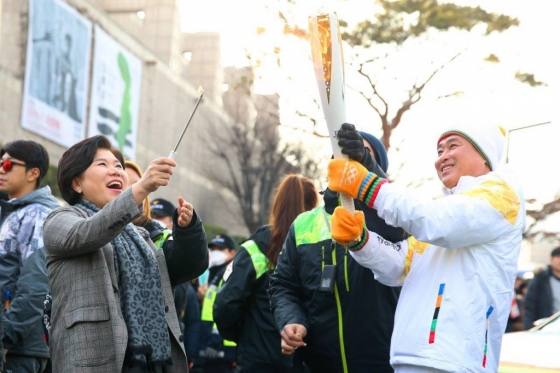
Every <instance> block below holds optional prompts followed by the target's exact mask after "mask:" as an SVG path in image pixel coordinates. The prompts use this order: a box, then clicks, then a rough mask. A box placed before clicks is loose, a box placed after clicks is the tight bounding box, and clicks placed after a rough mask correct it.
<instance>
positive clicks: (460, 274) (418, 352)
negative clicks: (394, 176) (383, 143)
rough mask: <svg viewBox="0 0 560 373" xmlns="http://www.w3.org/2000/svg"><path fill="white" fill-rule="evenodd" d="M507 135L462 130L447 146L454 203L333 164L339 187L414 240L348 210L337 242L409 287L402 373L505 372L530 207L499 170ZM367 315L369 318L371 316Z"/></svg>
mask: <svg viewBox="0 0 560 373" xmlns="http://www.w3.org/2000/svg"><path fill="white" fill-rule="evenodd" d="M504 140H505V131H504V130H503V129H502V128H499V127H497V126H486V127H481V126H476V125H471V126H455V127H451V128H449V129H448V130H447V131H445V132H444V133H443V134H442V135H441V137H440V138H439V140H438V142H437V154H438V157H437V159H436V162H435V167H436V170H437V173H438V176H439V178H440V180H441V181H442V183H443V184H444V186H445V188H444V192H445V194H446V196H445V197H444V198H440V199H436V200H432V199H427V198H424V199H422V198H419V197H417V196H415V195H414V194H413V193H411V192H409V191H407V190H399V189H397V188H396V187H395V186H394V185H391V184H389V183H387V180H384V179H382V178H380V177H378V176H377V175H375V174H372V173H368V171H367V170H365V169H364V168H363V167H362V166H361V165H360V164H358V163H357V162H354V161H343V160H332V161H331V162H330V164H329V188H331V189H332V190H334V191H337V192H342V193H346V194H349V195H351V196H352V197H354V198H360V199H361V200H362V201H364V202H366V204H367V205H368V206H369V207H371V208H374V209H376V210H377V213H378V215H379V216H380V217H382V218H383V219H385V221H386V222H387V223H388V224H390V225H394V226H398V227H402V228H404V230H405V231H407V232H408V233H410V234H411V235H412V237H410V238H409V239H408V240H405V241H401V242H399V243H396V244H393V243H390V242H387V241H385V240H384V239H383V238H381V237H379V236H378V235H377V234H376V233H375V232H368V231H367V230H366V229H365V228H364V225H363V214H362V213H361V212H356V213H355V214H351V213H350V212H348V211H347V210H345V209H344V208H343V207H338V208H337V209H336V210H335V211H334V214H333V217H332V237H333V239H335V240H336V241H338V242H339V243H341V244H345V245H348V248H349V249H350V250H351V255H352V256H353V257H354V258H355V259H356V260H357V261H358V262H359V263H360V264H361V265H363V266H365V267H367V268H370V269H371V270H372V271H373V273H374V275H375V277H376V279H377V280H379V281H380V282H382V283H384V284H386V285H392V286H401V285H402V286H403V288H402V292H401V296H400V299H399V303H398V306H397V312H396V315H395V328H394V331H393V336H392V341H391V365H393V367H394V368H395V372H397V373H403V372H406V373H412V372H414V373H416V372H496V371H497V370H498V362H499V355H500V346H501V340H502V336H503V333H504V331H505V328H506V323H507V319H508V314H509V311H510V306H511V300H512V297H513V296H514V292H513V284H514V280H515V276H516V273H517V259H518V256H519V248H520V244H521V237H522V232H523V229H524V227H525V206H524V202H523V195H522V192H521V189H520V187H519V186H518V185H517V183H516V182H515V180H514V178H513V177H512V176H511V175H508V173H507V172H506V171H505V170H502V169H500V167H499V166H498V164H499V161H500V159H501V157H502V152H503V145H504ZM364 317H367V315H364Z"/></svg>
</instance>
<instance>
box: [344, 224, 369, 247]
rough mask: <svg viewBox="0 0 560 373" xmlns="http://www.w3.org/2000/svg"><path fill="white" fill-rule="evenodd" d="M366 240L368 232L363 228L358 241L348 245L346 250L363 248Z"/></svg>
mask: <svg viewBox="0 0 560 373" xmlns="http://www.w3.org/2000/svg"><path fill="white" fill-rule="evenodd" d="M368 240H369V232H368V230H367V229H365V228H364V230H363V232H362V236H361V237H360V241H358V242H356V243H355V244H354V245H351V246H348V250H350V251H354V252H356V251H360V250H362V249H363V248H364V246H365V245H366V243H367V242H368Z"/></svg>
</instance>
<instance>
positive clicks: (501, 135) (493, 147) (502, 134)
mask: <svg viewBox="0 0 560 373" xmlns="http://www.w3.org/2000/svg"><path fill="white" fill-rule="evenodd" d="M451 135H459V136H461V137H463V138H465V139H466V140H467V141H468V142H470V143H471V144H472V145H473V146H474V148H475V149H476V150H477V151H478V152H479V153H480V155H482V158H484V160H485V161H486V163H487V164H488V166H489V167H490V170H492V171H495V170H496V168H497V167H498V164H499V163H500V160H501V159H502V155H503V153H504V144H505V139H506V130H505V129H504V128H503V127H501V126H496V125H484V126H482V125H478V124H457V125H453V126H449V127H447V129H446V130H445V131H444V132H443V133H442V135H441V136H440V137H439V140H438V141H437V143H438V144H439V143H440V141H441V140H443V139H444V138H446V137H449V136H451Z"/></svg>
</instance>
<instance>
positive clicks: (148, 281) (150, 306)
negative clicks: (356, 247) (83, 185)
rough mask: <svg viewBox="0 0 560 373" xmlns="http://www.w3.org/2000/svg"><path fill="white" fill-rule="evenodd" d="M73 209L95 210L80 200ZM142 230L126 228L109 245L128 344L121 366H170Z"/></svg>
mask: <svg viewBox="0 0 560 373" xmlns="http://www.w3.org/2000/svg"><path fill="white" fill-rule="evenodd" d="M76 207H78V208H80V209H82V210H84V211H86V212H88V213H90V214H91V215H94V214H95V213H96V212H98V211H99V208H97V206H95V205H94V204H93V203H91V202H89V201H86V200H84V199H82V200H81V201H80V202H78V203H77V204H76ZM146 239H149V233H148V231H146V230H145V229H143V228H139V227H135V226H134V225H133V224H127V225H126V226H125V227H124V229H123V230H122V232H121V234H119V235H118V236H117V237H115V238H114V239H113V241H111V244H112V245H113V253H114V259H115V270H116V272H117V279H118V283H119V290H120V294H121V311H122V314H123V318H124V322H125V324H126V329H127V330H128V344H127V346H126V354H125V360H124V365H125V366H126V365H128V366H138V365H140V366H147V367H152V366H154V365H171V364H172V361H171V343H170V339H169V332H168V330H167V322H166V320H165V311H164V301H163V291H162V290H161V289H162V287H161V277H160V273H159V268H158V264H157V261H156V258H155V256H154V254H153V253H152V250H151V249H150V248H149V247H148V244H147V243H146V241H145V240H146Z"/></svg>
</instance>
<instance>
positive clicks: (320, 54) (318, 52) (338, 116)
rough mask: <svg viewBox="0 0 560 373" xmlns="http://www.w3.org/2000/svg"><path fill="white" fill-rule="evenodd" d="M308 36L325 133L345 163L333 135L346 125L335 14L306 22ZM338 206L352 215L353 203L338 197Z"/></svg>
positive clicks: (338, 157)
mask: <svg viewBox="0 0 560 373" xmlns="http://www.w3.org/2000/svg"><path fill="white" fill-rule="evenodd" d="M309 31H310V32H309V34H310V41H311V50H312V53H311V55H312V57H313V65H314V68H315V77H316V79H317V86H318V88H319V96H320V97H321V106H322V107H323V113H324V114H325V120H326V122H327V127H328V129H329V137H330V139H331V146H332V150H333V154H334V157H335V158H336V159H348V156H347V155H345V154H342V152H341V148H340V146H339V145H338V138H337V136H336V132H337V131H338V130H339V129H340V126H342V124H343V123H344V122H346V102H345V78H344V56H343V55H342V44H341V35H340V29H339V26H338V17H337V15H336V13H330V14H322V15H319V16H314V17H310V18H309ZM340 202H341V205H342V206H343V207H344V208H345V209H347V210H348V211H350V212H351V213H354V211H355V208H354V200H353V199H352V197H351V196H348V195H345V194H341V195H340Z"/></svg>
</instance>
